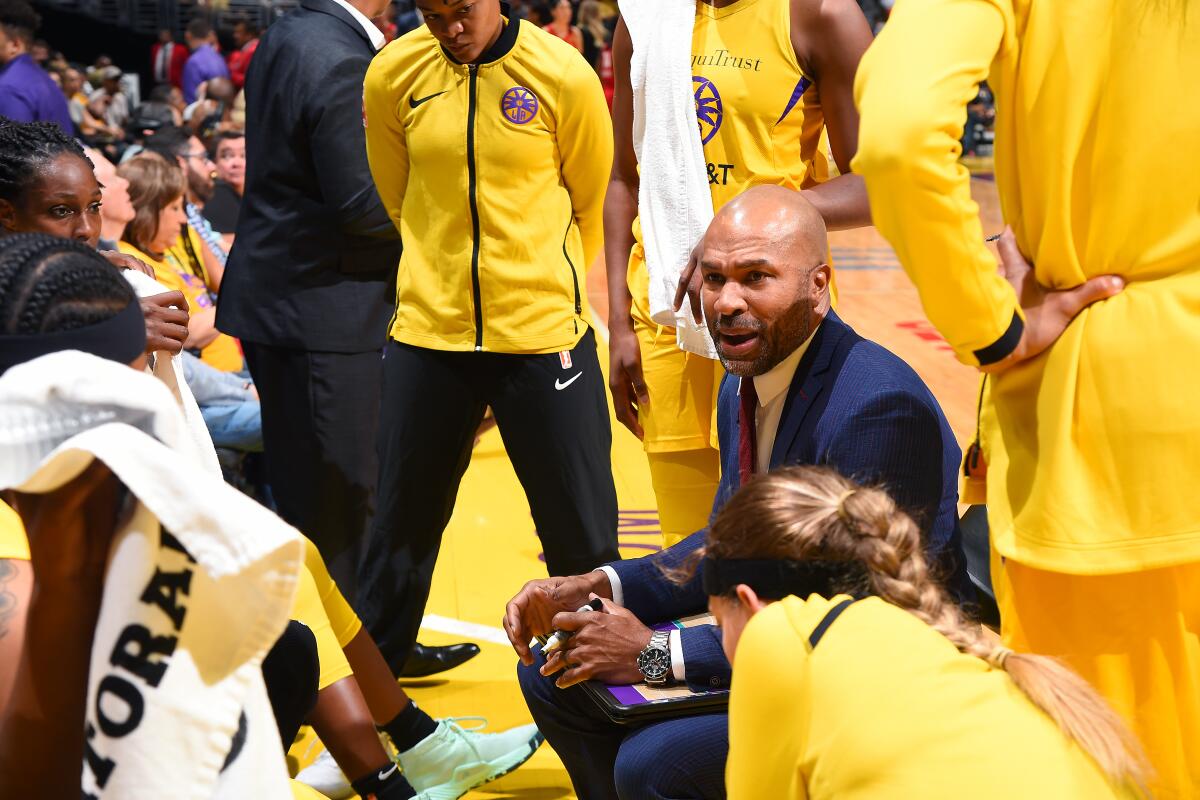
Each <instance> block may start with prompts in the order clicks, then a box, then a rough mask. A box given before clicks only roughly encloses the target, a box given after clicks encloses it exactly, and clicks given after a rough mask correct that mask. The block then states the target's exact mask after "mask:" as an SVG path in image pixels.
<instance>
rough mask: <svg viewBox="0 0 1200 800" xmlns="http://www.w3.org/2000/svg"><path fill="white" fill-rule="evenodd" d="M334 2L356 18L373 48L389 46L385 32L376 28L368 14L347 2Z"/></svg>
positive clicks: (336, 0)
mask: <svg viewBox="0 0 1200 800" xmlns="http://www.w3.org/2000/svg"><path fill="white" fill-rule="evenodd" d="M333 2H335V3H337V4H338V5H339V6H341V7H342V8H344V9H346V10H347V11H349V12H350V16H352V17H354V19H356V20H357V21H358V24H359V25H362V26H363V30H364V31H366V32H367V38H369V39H370V40H371V46H372V47H374V48H375V49H376V50H379V48H381V47H383V46H384V45H385V44H387V39H386V38H385V37H384V35H383V31H381V30H379V28H376V27H375V23H374V22H371V20H370V19H369V18H368V17H367V15H366V14H364V13H362V12H361V11H359V10H358V9H357V8H355V7H354V6H352V5H350V4H349V3H347V2H346V0H333Z"/></svg>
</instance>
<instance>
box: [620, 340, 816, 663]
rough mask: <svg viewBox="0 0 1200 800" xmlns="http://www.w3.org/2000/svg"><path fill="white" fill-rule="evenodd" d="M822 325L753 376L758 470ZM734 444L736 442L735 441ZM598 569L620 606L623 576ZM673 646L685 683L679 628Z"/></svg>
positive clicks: (673, 656) (765, 464)
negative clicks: (756, 394) (781, 358)
mask: <svg viewBox="0 0 1200 800" xmlns="http://www.w3.org/2000/svg"><path fill="white" fill-rule="evenodd" d="M820 327H821V326H820V325H817V327H816V328H814V329H813V332H812V333H810V334H809V335H808V338H807V339H805V340H804V342H803V343H801V345H800V346H799V347H797V348H796V349H795V350H793V351H792V353H791V355H789V356H788V357H787V358H785V359H784V360H783V361H780V362H779V363H778V364H776V365H775V366H774V367H772V368H771V369H770V370H769V371H767V372H765V373H763V374H762V375H755V376H754V389H755V391H756V392H758V408H757V409H756V410H755V412H754V431H755V433H756V434H757V436H756V437H755V438H756V439H757V447H758V451H757V453H755V455H756V456H757V459H756V462H757V463H755V465H754V471H755V473H756V474H763V473H765V472H767V470H768V468H769V467H770V466H771V449H772V448H773V447H775V435H776V434H777V433H779V420H780V419H782V418H783V406H784V403H786V402H787V395H788V388H789V387H790V386H791V385H792V379H793V378H795V377H796V368H797V367H799V366H800V359H802V358H804V354H805V353H806V352H808V346H809V345H810V344H812V340H813V336H815V335H816V333H817V330H818V329H819V328H820ZM742 380H745V378H743V379H742ZM741 388H742V385H741V382H740V381H739V383H738V391H739V392H740V391H741ZM734 446H736V442H735V443H734ZM598 569H599V571H600V572H603V573H604V574H605V575H607V576H608V583H609V586H610V587H611V588H612V599H613V602H614V603H616V604H617V605H619V606H623V605H625V594H624V592H623V591H622V590H621V579H620V578H619V577H618V576H617V571H616V570H615V569H613V568H612V567H610V566H607V565H605V566H603V567H598ZM670 647H671V677H673V678H674V679H675V681H676V683H683V681H684V680H685V677H686V674H687V673H686V672H684V663H683V643H682V642H681V641H680V637H679V629H678V628H677V629H675V630H673V631H671V637H670Z"/></svg>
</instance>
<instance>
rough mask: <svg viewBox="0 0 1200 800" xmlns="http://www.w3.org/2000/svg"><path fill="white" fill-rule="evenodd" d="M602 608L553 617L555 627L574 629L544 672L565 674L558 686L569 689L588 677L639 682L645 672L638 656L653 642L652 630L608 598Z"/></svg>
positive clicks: (552, 655)
mask: <svg viewBox="0 0 1200 800" xmlns="http://www.w3.org/2000/svg"><path fill="white" fill-rule="evenodd" d="M603 602H604V610H603V611H585V612H578V613H576V612H563V613H561V614H556V615H555V616H554V619H553V621H552V622H551V624H552V625H553V627H554V629H555V630H560V631H574V633H575V635H574V636H572V637H571V638H570V639H568V640H567V641H566V644H564V645H563V646H562V647H559V648H558V649H556V650H553V651H551V653H550V657H549V658H547V659H546V664H545V666H543V667H542V670H541V671H542V674H543V675H553V674H554V673H556V672H558V671H559V670H563V674H562V675H560V676H559V677H558V680H557V681H555V684H554V685H555V686H557V687H558V688H560V689H566V688H567V687H568V686H574V685H575V684H577V683H580V682H582V681H588V680H601V681H605V682H606V683H637V682H638V681H640V680H642V673H641V671H640V670H639V669H638V668H637V658H638V655H639V654H640V653H641V652H642V651H643V650H645V649H646V645H648V644H650V635H651V633H652V632H651V630H650V629H649V628H647V627H646V626H645V625H643V624H642V622H641V620H639V619H638V618H637V617H635V616H634V615H633V613H632V612H631V611H629V609H627V608H622V607H621V606H619V605H617V604H616V603H614V602H612V601H611V600H605V601H603Z"/></svg>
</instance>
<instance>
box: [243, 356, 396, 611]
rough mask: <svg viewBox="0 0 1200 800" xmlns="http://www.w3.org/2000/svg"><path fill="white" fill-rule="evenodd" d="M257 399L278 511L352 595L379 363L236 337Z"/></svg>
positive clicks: (371, 467)
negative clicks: (308, 542)
mask: <svg viewBox="0 0 1200 800" xmlns="http://www.w3.org/2000/svg"><path fill="white" fill-rule="evenodd" d="M242 347H243V349H244V350H245V353H246V361H247V363H248V364H249V365H250V374H251V375H253V376H254V384H255V386H256V387H257V388H258V395H259V398H260V399H261V402H262V422H263V447H264V451H265V452H264V455H265V457H266V464H267V482H268V483H269V484H270V485H271V491H272V493H273V495H274V498H275V505H276V506H277V508H278V510H279V516H281V517H283V518H284V520H286V521H287V522H288V523H289V524H290V525H294V526H295V527H296V528H299V529H300V531H301V532H302V533H304V534H305V535H306V536H308V538H309V539H312V541H313V544H315V545H316V546H317V550H318V551H319V552H320V553H321V557H322V558H324V559H325V564H326V565H327V566H328V567H329V573H330V575H332V576H333V579H334V581H335V582H336V583H337V585H338V588H340V589H341V590H342V594H344V595H345V596H346V597H347V598H353V597H354V592H355V588H354V587H355V585H356V575H355V572H356V570H357V568H358V563H359V561H360V560H361V559H362V551H361V550H360V548H361V547H362V546H363V540H364V539H365V537H366V532H367V525H368V523H369V520H370V517H371V511H372V506H373V501H374V490H375V480H376V478H377V477H378V475H377V472H378V469H377V467H376V462H375V436H376V433H377V430H378V428H377V425H378V420H379V391H380V389H379V384H380V379H381V373H382V367H383V365H382V361H381V360H380V353H379V351H378V350H376V351H373V352H367V353H321V352H313V351H309V350H294V349H291V348H287V347H274V346H269V345H263V344H256V343H254V342H243V343H242Z"/></svg>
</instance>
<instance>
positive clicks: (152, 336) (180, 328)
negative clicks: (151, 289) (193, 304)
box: [139, 291, 190, 355]
mask: <svg viewBox="0 0 1200 800" xmlns="http://www.w3.org/2000/svg"><path fill="white" fill-rule="evenodd" d="M139 302H140V303H141V304H142V316H143V317H145V318H146V352H147V353H153V352H155V351H157V350H166V351H167V352H168V353H170V354H171V355H175V354H177V353H178V352H179V351H180V350H182V349H183V343H184V342H185V341H187V337H188V321H189V320H190V316H189V314H188V310H189V309H188V302H187V298H186V297H184V296H183V292H179V291H175V292H163V293H162V294H154V295H150V296H149V297H143V298H141V300H140V301H139Z"/></svg>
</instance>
